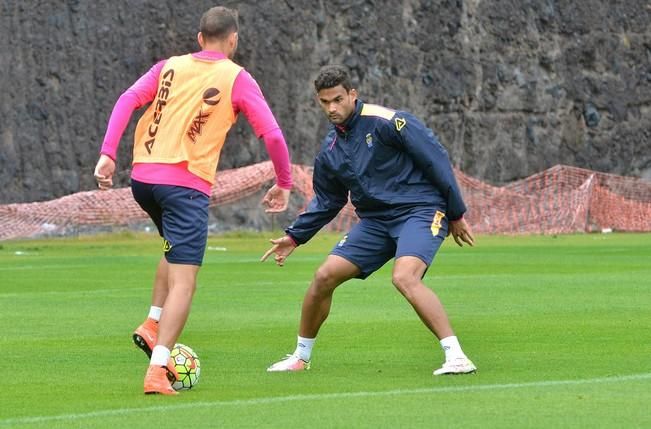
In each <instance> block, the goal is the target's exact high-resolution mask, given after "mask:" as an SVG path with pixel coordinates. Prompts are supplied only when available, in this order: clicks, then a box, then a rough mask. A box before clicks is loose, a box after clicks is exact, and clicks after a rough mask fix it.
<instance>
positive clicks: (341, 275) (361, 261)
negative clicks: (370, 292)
mask: <svg viewBox="0 0 651 429" xmlns="http://www.w3.org/2000/svg"><path fill="white" fill-rule="evenodd" d="M394 246H395V245H394V242H393V240H392V239H391V238H390V237H389V235H388V234H387V231H386V229H385V228H384V225H382V223H381V222H377V221H375V220H372V219H369V218H365V219H362V220H361V221H360V222H359V223H357V224H356V225H355V226H354V227H353V228H352V229H351V230H350V232H349V233H348V234H346V236H345V237H344V238H343V239H342V240H341V241H340V242H339V243H338V244H337V245H336V246H335V247H334V249H333V250H332V252H331V253H330V255H329V256H328V257H327V258H326V260H325V262H324V263H323V265H321V267H319V269H318V270H317V272H316V274H315V275H314V280H313V281H312V283H311V284H310V287H309V288H308V290H307V292H306V293H305V298H304V299H303V308H302V311H301V322H300V327H299V334H298V339H297V344H296V349H295V351H294V353H292V354H291V355H288V356H287V357H286V358H285V359H282V360H280V361H279V362H276V363H275V364H273V365H271V366H270V367H269V368H268V369H267V371H269V372H275V371H301V370H305V369H309V367H310V358H311V353H312V346H313V344H314V341H315V339H316V335H317V334H318V332H319V329H320V327H321V325H322V324H323V322H324V321H325V320H326V318H327V317H328V314H329V313H330V307H331V305H332V295H333V293H334V290H335V288H336V287H337V286H339V285H340V284H342V283H343V282H345V281H346V280H349V279H351V278H361V279H364V278H366V277H368V276H369V275H370V274H371V273H373V272H374V271H375V270H377V269H379V268H380V267H381V266H382V265H384V264H385V263H386V262H387V261H388V260H390V259H391V258H392V257H393V254H394V248H395V247H394Z"/></svg>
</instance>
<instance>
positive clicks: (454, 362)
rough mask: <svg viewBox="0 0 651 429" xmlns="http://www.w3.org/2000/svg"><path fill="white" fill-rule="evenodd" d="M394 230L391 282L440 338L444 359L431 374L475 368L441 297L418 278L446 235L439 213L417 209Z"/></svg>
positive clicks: (444, 225)
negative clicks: (395, 233) (454, 328)
mask: <svg viewBox="0 0 651 429" xmlns="http://www.w3.org/2000/svg"><path fill="white" fill-rule="evenodd" d="M396 231H398V234H399V238H398V243H397V250H396V262H395V264H394V267H393V274H392V282H393V284H394V286H395V287H396V289H398V291H400V293H401V294H402V295H403V296H404V297H405V298H406V299H407V301H409V303H410V304H411V306H412V307H413V308H414V310H415V311H416V313H417V314H418V316H419V317H420V319H421V320H422V321H423V323H424V324H425V326H427V328H428V329H429V330H430V331H432V333H433V334H434V335H435V336H436V337H437V338H438V339H439V341H440V344H441V347H442V348H443V350H444V352H445V363H444V365H443V367H442V368H440V369H438V370H436V371H435V372H434V374H435V375H440V374H464V373H470V372H475V371H476V367H475V365H474V364H473V363H472V362H471V361H470V360H469V359H468V358H467V357H466V355H465V354H464V352H463V351H462V349H461V345H460V344H459V341H458V339H457V337H456V336H455V335H454V331H453V329H452V326H451V324H450V321H449V319H448V316H447V313H446V311H445V309H444V307H443V304H442V303H441V300H440V299H439V298H438V296H437V295H436V294H435V293H434V292H433V291H432V290H431V289H429V288H428V287H427V286H426V285H425V284H424V283H423V281H422V278H423V276H424V275H425V271H426V270H427V268H428V266H429V265H430V264H431V263H432V261H433V259H434V255H435V254H436V252H437V251H438V249H439V247H440V246H441V243H442V242H443V240H444V238H445V236H446V235H447V224H446V222H445V219H444V217H443V213H442V212H440V211H436V210H430V209H424V210H417V211H416V212H415V213H410V214H409V216H407V217H406V219H405V221H404V223H403V224H402V225H401V226H398V227H397V228H396Z"/></svg>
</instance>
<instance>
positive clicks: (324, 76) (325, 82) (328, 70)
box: [314, 65, 353, 92]
mask: <svg viewBox="0 0 651 429" xmlns="http://www.w3.org/2000/svg"><path fill="white" fill-rule="evenodd" d="M337 85H341V86H343V87H344V89H345V90H346V92H349V91H350V90H351V89H353V85H352V82H351V80H350V74H349V73H348V69H346V67H344V66H340V65H329V66H325V67H323V68H321V70H320V71H319V74H318V75H317V77H316V79H315V80H314V89H316V92H319V91H321V90H322V89H327V88H334V87H335V86H337Z"/></svg>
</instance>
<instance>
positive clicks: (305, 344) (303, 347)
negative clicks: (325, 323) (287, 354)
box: [294, 336, 316, 362]
mask: <svg viewBox="0 0 651 429" xmlns="http://www.w3.org/2000/svg"><path fill="white" fill-rule="evenodd" d="M315 341H316V338H303V337H301V336H299V337H298V340H297V341H296V350H295V351H294V356H297V357H298V358H299V359H302V360H304V361H305V362H309V361H310V356H312V347H314V342H315Z"/></svg>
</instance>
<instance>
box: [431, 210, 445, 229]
mask: <svg viewBox="0 0 651 429" xmlns="http://www.w3.org/2000/svg"><path fill="white" fill-rule="evenodd" d="M444 217H445V213H443V212H440V211H438V210H437V211H436V214H434V220H433V221H432V226H431V229H432V235H439V230H440V229H441V221H442V220H443V218H444Z"/></svg>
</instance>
